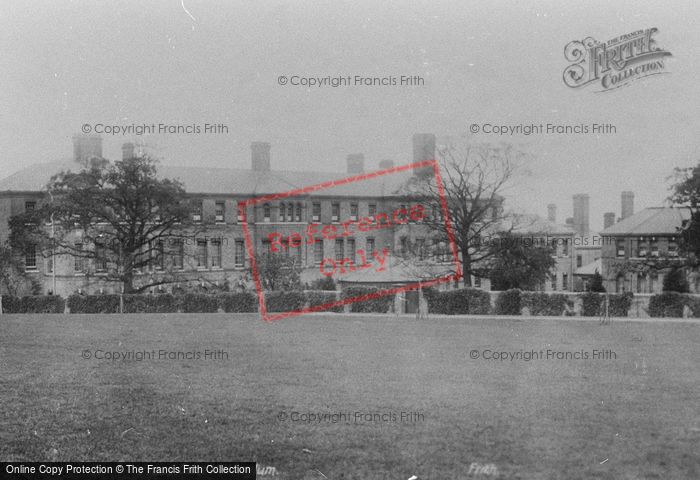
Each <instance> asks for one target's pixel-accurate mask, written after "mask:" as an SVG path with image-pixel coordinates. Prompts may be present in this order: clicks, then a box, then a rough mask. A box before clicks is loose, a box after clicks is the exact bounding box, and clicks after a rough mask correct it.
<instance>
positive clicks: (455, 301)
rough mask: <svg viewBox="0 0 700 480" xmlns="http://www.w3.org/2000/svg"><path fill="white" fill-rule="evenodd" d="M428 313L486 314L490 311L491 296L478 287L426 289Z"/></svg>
mask: <svg viewBox="0 0 700 480" xmlns="http://www.w3.org/2000/svg"><path fill="white" fill-rule="evenodd" d="M424 292H425V298H426V300H427V301H428V311H429V312H430V313H436V314H442V315H486V314H488V313H489V312H490V311H491V296H490V295H489V293H488V292H486V291H484V290H479V289H478V288H460V289H457V290H446V291H437V290H432V289H426V290H425V291H424Z"/></svg>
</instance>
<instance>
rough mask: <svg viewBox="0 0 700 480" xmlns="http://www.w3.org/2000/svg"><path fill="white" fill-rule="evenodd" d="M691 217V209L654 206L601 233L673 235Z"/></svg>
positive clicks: (614, 234) (604, 234)
mask: <svg viewBox="0 0 700 480" xmlns="http://www.w3.org/2000/svg"><path fill="white" fill-rule="evenodd" d="M688 219H690V210H688V209H687V208H675V207H652V208H645V209H644V210H642V211H640V212H637V213H635V214H634V215H632V216H631V217H627V218H625V219H624V220H622V221H620V222H618V223H616V224H615V225H613V226H611V227H609V228H606V229H605V230H603V231H602V232H600V234H601V235H603V236H606V235H613V236H617V235H619V236H625V235H673V234H675V233H678V229H679V228H680V227H681V226H682V224H683V221H684V220H688Z"/></svg>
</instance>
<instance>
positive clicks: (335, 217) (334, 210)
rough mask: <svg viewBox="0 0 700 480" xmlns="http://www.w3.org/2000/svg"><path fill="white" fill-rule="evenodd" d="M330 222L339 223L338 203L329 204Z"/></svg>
mask: <svg viewBox="0 0 700 480" xmlns="http://www.w3.org/2000/svg"><path fill="white" fill-rule="evenodd" d="M331 221H332V222H339V221H340V204H339V203H333V204H331Z"/></svg>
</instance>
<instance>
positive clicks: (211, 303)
mask: <svg viewBox="0 0 700 480" xmlns="http://www.w3.org/2000/svg"><path fill="white" fill-rule="evenodd" d="M179 303H180V308H179V310H180V311H181V312H183V313H216V312H218V311H219V302H218V301H217V299H216V296H214V295H209V294H206V293H185V294H184V295H182V296H181V297H180V302H179Z"/></svg>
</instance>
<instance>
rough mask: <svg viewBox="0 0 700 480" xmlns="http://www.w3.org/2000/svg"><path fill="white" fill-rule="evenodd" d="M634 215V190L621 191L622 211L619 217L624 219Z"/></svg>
mask: <svg viewBox="0 0 700 480" xmlns="http://www.w3.org/2000/svg"><path fill="white" fill-rule="evenodd" d="M632 215H634V192H622V211H621V215H620V218H621V219H622V220H624V219H625V218H627V217H631V216H632Z"/></svg>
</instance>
